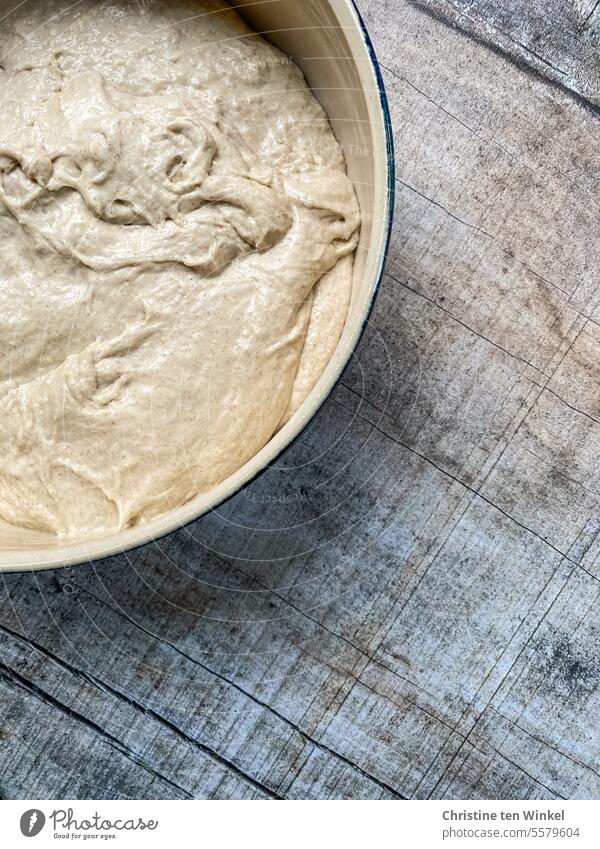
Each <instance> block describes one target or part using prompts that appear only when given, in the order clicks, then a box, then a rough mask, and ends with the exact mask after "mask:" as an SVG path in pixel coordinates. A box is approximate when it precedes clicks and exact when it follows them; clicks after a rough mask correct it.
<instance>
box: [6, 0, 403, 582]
mask: <svg viewBox="0 0 600 849" xmlns="http://www.w3.org/2000/svg"><path fill="white" fill-rule="evenodd" d="M346 2H347V3H348V7H349V9H350V11H351V12H352V13H353V14H354V17H355V19H356V23H357V25H358V28H359V30H360V33H361V35H362V39H363V42H364V44H365V47H366V48H367V52H368V54H369V59H370V65H371V69H372V71H373V73H374V76H375V80H376V83H377V91H378V93H379V105H380V107H381V114H382V117H383V127H384V133H385V156H386V170H387V181H386V183H387V185H386V209H385V218H386V224H385V232H384V240H383V245H382V249H381V252H380V256H379V261H378V264H377V267H376V271H375V279H374V283H373V288H372V290H371V297H370V301H369V306H368V309H367V311H366V313H365V317H364V319H363V322H362V325H361V327H360V330H359V331H358V333H357V335H356V339H355V340H354V342H353V344H352V345H351V347H350V348H349V349H348V355H347V358H346V359H345V361H344V363H343V364H342V365H340V370H339V374H338V375H337V377H336V378H335V380H334V381H333V382H332V384H331V387H330V388H329V389H328V390H327V392H326V393H325V394H324V395H323V397H322V399H321V400H320V402H319V404H318V406H317V407H316V408H315V410H314V411H313V412H312V414H311V415H310V417H309V418H308V419H307V421H306V422H305V424H303V425H302V427H301V428H300V430H299V431H298V432H297V433H296V434H295V435H294V436H292V437H291V438H290V440H289V441H288V442H286V443H285V445H283V446H282V447H281V449H280V450H279V451H278V452H277V454H275V456H274V457H272V458H271V459H270V460H269V462H268V463H266V464H265V465H264V466H263V467H262V468H260V469H259V470H258V471H257V472H256V473H255V474H254V475H252V476H251V477H250V478H248V480H246V481H244V483H242V484H241V485H240V486H239V487H238V488H237V489H235V490H234V491H233V492H231V493H229V494H228V495H226V496H225V497H224V498H222V499H221V500H220V501H219V502H218V503H216V504H214V505H212V507H209V508H208V509H207V510H205V511H203V512H200V513H198V515H196V516H193V517H192V518H190V519H188V520H186V521H184V522H182V523H181V524H179V525H177V526H176V527H172V528H168V529H165V530H164V531H157V532H156V533H154V534H151V535H150V536H149V537H148V538H147V539H143V540H141V541H140V542H136V543H133V544H132V545H130V546H123V547H119V548H115V549H114V550H108V551H105V552H99V553H98V555H97V556H94V554H93V553H90V554H89V555H87V556H85V555H83V554H82V555H81V556H80V557H75V558H73V559H72V560H68V561H67V562H62V563H57V562H49V563H47V564H45V563H43V562H42V563H35V564H30V565H27V563H22V564H15V565H14V566H13V565H10V564H6V565H3V566H1V567H0V573H19V572H33V571H36V572H42V571H44V572H50V571H53V570H56V569H65V568H69V567H72V566H82V565H84V564H88V565H91V564H92V563H94V564H100V563H102V562H104V561H109V560H112V559H113V558H115V557H122V556H126V555H127V554H129V552H133V551H138V550H139V549H141V548H144V547H145V546H150V545H152V544H153V543H157V542H159V541H160V540H163V539H166V538H167V537H169V536H171V535H172V534H176V533H178V532H180V531H182V530H184V529H185V528H189V527H190V525H192V524H193V523H194V522H197V521H199V520H200V519H202V518H203V517H204V516H207V515H208V514H209V513H213V512H214V511H216V510H218V509H219V508H220V507H222V506H223V505H224V504H226V503H227V502H228V501H230V500H231V499H232V498H235V497H236V496H237V495H239V494H240V493H241V492H243V491H244V490H245V489H246V488H247V487H249V486H250V485H251V484H253V483H254V482H255V481H256V480H257V479H258V478H259V477H261V475H263V474H264V473H265V472H266V471H267V470H268V469H269V468H271V467H272V466H273V464H274V463H276V462H277V460H279V458H280V457H281V456H282V455H283V454H284V452H285V451H287V450H288V449H289V448H291V447H292V446H293V445H294V444H295V443H296V442H297V440H298V439H300V437H301V436H302V435H303V434H304V433H305V431H306V430H307V428H308V427H309V425H310V424H311V423H312V422H313V421H314V419H315V417H316V416H317V415H318V413H319V412H320V411H321V410H322V409H323V406H324V405H325V403H326V402H327V401H328V400H329V398H330V397H331V395H332V394H333V392H334V390H335V389H336V388H337V386H338V384H339V382H340V380H341V378H342V374H343V372H344V370H345V368H346V367H347V365H348V363H349V362H350V358H351V356H352V355H353V353H354V352H355V351H356V349H357V347H358V345H359V343H360V341H361V339H362V338H363V335H364V332H365V330H366V327H367V324H368V323H369V320H370V318H371V315H372V313H373V308H374V306H375V301H376V299H377V295H378V294H379V290H380V288H381V282H382V280H383V274H384V268H385V262H386V259H387V254H388V251H389V246H390V240H391V236H392V224H393V218H394V201H395V195H396V158H395V151H394V135H393V129H392V118H391V113H390V106H389V101H388V96H387V92H386V89H385V83H384V81H383V75H382V73H381V68H380V66H379V61H378V59H377V53H376V50H375V47H374V45H373V42H372V40H371V36H370V35H369V31H368V29H367V26H366V24H365V22H364V19H363V17H362V15H361V13H360V11H359V9H358V6H357V5H356V2H355V0H346ZM98 543H101V539H100V540H98ZM18 554H19V552H18V551H15V555H17V556H18Z"/></svg>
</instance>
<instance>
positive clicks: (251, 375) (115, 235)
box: [0, 0, 360, 537]
mask: <svg viewBox="0 0 600 849" xmlns="http://www.w3.org/2000/svg"><path fill="white" fill-rule="evenodd" d="M0 55H1V56H2V59H1V64H2V66H3V70H2V71H0V101H1V103H0V108H1V110H2V115H3V121H2V129H1V131H0V135H1V137H0V236H1V238H2V252H1V254H0V422H1V426H0V516H1V517H2V518H3V519H4V520H6V521H9V522H11V523H14V524H17V525H21V526H26V527H29V528H35V529H40V530H46V531H51V532H53V533H55V534H57V535H58V536H60V537H85V536H89V535H96V534H105V533H109V532H113V531H116V530H119V529H122V528H126V527H130V526H132V525H135V524H137V523H139V522H143V521H145V520H147V519H148V518H150V517H152V516H155V515H157V514H159V513H162V512H163V511H166V510H168V509H170V508H173V507H176V506H178V505H181V504H183V503H184V502H186V501H187V500H189V499H190V498H192V497H193V496H194V495H196V494H197V493H199V492H202V491H205V490H207V489H209V488H210V487H213V486H215V485H216V484H218V483H219V482H221V481H223V480H224V479H225V478H226V477H228V476H229V475H230V474H232V473H233V472H234V471H236V470H237V469H238V468H240V467H241V466H242V465H243V464H244V463H245V462H246V461H247V460H249V459H250V458H251V457H252V456H253V455H254V454H256V453H257V452H258V451H259V450H260V449H261V448H262V447H263V446H264V445H265V444H266V443H267V442H268V441H269V439H270V438H271V437H272V435H273V434H274V432H275V431H276V430H277V428H278V427H279V426H280V424H281V423H282V422H284V421H286V420H287V419H288V418H289V417H290V415H291V414H292V413H293V412H294V410H295V409H296V408H297V407H298V406H299V405H300V404H301V403H302V401H303V400H304V399H305V397H306V396H307V394H308V393H309V392H310V390H311V389H312V387H313V386H314V383H315V382H316V380H317V378H318V377H319V375H320V373H321V372H322V370H323V368H324V367H325V365H326V363H327V361H328V359H329V357H330V356H331V353H332V352H333V350H334V348H335V345H336V343H337V341H338V338H339V335H340V332H341V329H342V326H343V323H344V320H345V315H346V311H347V306H348V300H349V294H350V288H351V280H352V253H353V251H354V249H355V247H356V244H357V239H358V229H359V224H360V217H359V210H358V205H357V201H356V197H355V194H354V190H353V187H352V184H351V182H350V180H349V179H348V177H347V176H346V171H345V166H344V160H343V156H342V153H341V150H340V148H339V146H338V144H337V142H336V141H335V138H334V135H333V132H332V129H331V127H330V125H329V122H328V120H327V118H326V116H325V114H324V113H323V111H322V109H321V107H320V106H319V104H318V103H317V101H316V99H315V98H314V96H313V95H312V93H311V92H310V90H309V89H308V87H307V84H306V82H305V80H304V78H303V76H302V74H301V73H300V71H299V70H298V68H297V67H296V66H295V65H293V64H292V63H291V62H290V60H289V59H288V58H287V57H286V56H284V55H283V54H282V53H281V52H280V51H278V50H277V49H275V48H274V47H272V46H271V45H269V44H268V43H267V42H266V41H264V40H263V39H262V38H260V37H259V36H257V35H256V34H255V33H252V31H251V30H249V29H248V28H247V27H246V25H245V24H244V23H243V22H242V20H241V19H240V18H239V17H238V16H237V14H235V13H234V12H233V11H232V10H231V9H230V8H229V7H227V6H225V5H223V4H222V3H220V2H213V0H208V1H207V2H206V1H205V0H203V2H200V3H188V2H179V1H177V2H168V0H167V2H160V0H146V2H144V3H141V2H133V3H126V2H124V1H123V2H113V3H112V4H110V3H105V2H101V3H98V2H96V0H80V2H78V3H76V4H71V3H64V2H62V3H61V2H58V0H30V2H28V3H26V4H23V5H21V6H17V7H16V9H15V10H14V11H13V12H10V13H8V14H6V15H5V16H4V17H3V18H2V20H1V22H0Z"/></svg>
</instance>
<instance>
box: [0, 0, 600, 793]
mask: <svg viewBox="0 0 600 849" xmlns="http://www.w3.org/2000/svg"><path fill="white" fill-rule="evenodd" d="M550 7H551V11H552V14H548V8H550ZM596 7H597V4H595V3H593V2H589V0H585V2H584V0H581V2H578V3H574V4H563V3H560V2H557V0H552V2H551V3H548V2H545V3H544V4H542V3H541V2H539V3H531V2H527V3H526V2H525V0H515V2H513V3H511V4H508V5H507V4H506V3H503V2H501V0H469V1H468V2H467V0H452V2H450V0H426V2H421V1H420V0H419V2H417V0H410V1H409V0H406V2H404V0H363V2H362V3H361V10H362V12H363V14H364V16H365V19H366V21H367V25H368V26H369V29H370V31H371V33H372V36H373V38H374V41H375V44H376V47H377V50H378V54H379V59H380V62H381V67H382V71H383V74H384V78H385V83H386V86H387V89H388V93H389V97H390V101H391V106H392V112H393V120H394V128H395V142H396V148H397V155H398V181H397V202H396V217H395V225H394V236H393V240H392V244H391V247H390V253H389V257H388V263H387V268H386V272H387V273H386V276H385V279H384V282H383V286H382V290H381V294H380V296H379V298H378V301H377V304H376V307H375V310H374V313H373V316H372V319H371V322H370V324H369V327H368V330H367V333H366V334H365V337H364V339H363V341H362V343H361V345H360V347H359V349H358V351H357V353H356V356H355V357H354V359H353V361H352V363H351V364H350V366H349V367H348V369H347V371H346V373H345V375H344V377H343V380H342V382H341V383H340V384H339V386H338V387H337V389H336V391H335V393H334V395H333V396H332V397H331V399H330V400H329V402H328V403H327V405H326V406H325V408H324V409H323V410H322V411H321V413H320V414H319V416H318V417H317V419H316V420H315V421H314V422H313V424H312V425H311V426H310V428H309V429H308V430H307V431H306V432H305V434H304V435H303V437H302V438H301V439H300V440H299V441H298V442H297V443H296V444H295V445H294V446H293V447H292V448H291V449H290V450H289V451H288V452H287V454H286V455H285V456H284V457H283V458H282V459H280V460H279V461H278V462H277V463H276V465H275V466H274V467H273V468H271V469H269V470H268V471H267V472H266V473H265V474H264V475H263V476H262V477H261V478H260V479H259V480H258V481H256V482H255V483H254V484H253V485H252V486H251V487H250V488H249V489H248V490H247V491H245V492H244V493H242V494H241V495H239V496H237V497H236V498H235V499H233V500H232V501H231V502H229V503H228V504H226V505H225V506H224V507H222V508H221V509H219V510H218V511H216V512H214V513H213V514H211V515H210V516H208V517H206V518H204V519H203V520H201V521H199V522H196V523H195V524H194V525H192V526H190V527H188V528H186V529H183V530H181V531H179V532H178V533H175V534H173V535H171V536H170V537H168V538H166V539H163V540H160V541H157V542H156V543H154V544H151V545H148V546H146V547H145V548H142V549H138V550H136V551H133V552H130V553H128V554H124V555H122V556H119V557H116V558H112V559H111V560H109V561H106V562H102V563H97V564H93V565H89V566H83V567H78V568H74V569H68V570H62V571H57V572H54V573H45V574H40V575H13V576H4V577H3V578H2V596H1V599H0V693H1V695H0V776H1V777H0V795H1V796H3V797H5V798H27V797H40V798H43V797H49V798H97V797H104V798H112V797H114V798H120V797H125V798H127V797H129V798H222V799H227V798H256V799H259V798H260V799H274V798H318V799H327V798H376V799H379V798H411V797H412V798H514V799H523V798H587V797H593V798H598V796H599V794H600V762H599V754H598V753H599V749H600V732H598V730H597V727H596V726H597V723H596V722H595V718H596V716H597V713H598V709H599V706H600V705H599V702H600V661H599V657H598V650H597V643H598V632H599V630H600V614H599V612H598V611H599V610H600V606H599V604H598V601H599V595H600V583H599V578H600V566H599V565H598V564H599V557H600V533H599V532H600V519H599V518H598V500H599V498H600V461H599V460H598V457H600V379H599V378H600V371H599V365H598V363H599V362H600V356H599V355H600V279H599V277H598V272H597V269H598V268H599V267H600V246H599V245H598V240H597V239H596V233H597V220H598V212H599V210H598V193H597V181H598V176H600V159H599V157H600V153H599V151H600V122H599V108H600V104H599V102H598V80H597V73H598V71H597V69H598V51H597V27H598V26H600V8H596Z"/></svg>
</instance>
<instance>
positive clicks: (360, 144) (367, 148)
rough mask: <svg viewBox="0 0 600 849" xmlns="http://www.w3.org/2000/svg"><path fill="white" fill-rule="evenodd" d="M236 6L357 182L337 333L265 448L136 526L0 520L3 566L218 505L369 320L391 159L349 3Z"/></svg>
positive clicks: (123, 537) (46, 564)
mask: <svg viewBox="0 0 600 849" xmlns="http://www.w3.org/2000/svg"><path fill="white" fill-rule="evenodd" d="M235 5H236V8H237V9H238V11H239V12H240V13H241V14H242V16H243V17H244V18H245V20H246V21H247V22H248V23H249V24H250V26H251V27H252V28H253V29H254V30H255V31H256V32H259V33H262V34H264V37H266V38H267V39H268V40H269V41H271V42H272V43H273V44H275V45H276V46H277V47H279V48H280V49H281V50H283V51H284V53H286V54H287V55H288V56H290V57H291V58H292V59H293V60H294V61H295V62H296V63H297V64H298V65H299V66H300V67H301V68H302V70H303V72H304V74H305V76H306V79H307V80H308V83H309V84H310V86H311V87H312V89H313V92H314V94H315V95H316V97H317V98H318V99H319V100H320V102H321V104H322V105H323V107H324V109H325V111H326V112H327V114H328V116H329V118H330V120H331V123H332V125H333V128H334V131H335V134H336V136H337V138H338V141H339V142H340V144H341V145H342V148H343V151H344V154H345V157H346V161H347V164H348V172H349V175H350V177H351V178H352V180H353V181H354V184H355V187H356V191H357V194H358V198H359V202H360V206H361V212H362V221H363V223H362V231H361V239H360V244H359V247H358V250H357V253H356V258H355V266H354V286H353V293H352V301H351V304H350V310H349V313H348V318H347V321H346V325H345V329H344V332H343V334H342V338H341V339H340V342H339V344H338V347H337V349H336V352H335V354H334V356H333V358H332V359H331V361H330V363H329V365H328V366H327V368H326V370H325V371H324V373H323V374H322V376H321V378H320V379H319V381H318V383H317V385H316V386H315V388H314V389H313V391H312V393H311V394H310V395H309V397H308V398H307V399H306V401H305V402H304V404H303V405H302V407H301V408H300V409H299V410H298V411H297V412H296V414H295V415H294V416H293V417H292V419H291V420H290V421H289V422H288V423H287V425H286V426H285V427H284V428H282V429H281V430H280V431H279V432H278V433H277V434H276V436H275V437H274V438H273V439H272V440H271V441H270V442H269V443H268V444H267V445H266V446H265V447H264V448H263V449H262V451H260V452H259V453H258V454H257V455H256V456H255V457H253V458H252V459H251V460H250V461H249V462H248V463H246V464H245V465H244V466H243V467H242V468H241V469H239V470H238V471H237V472H236V473H235V474H234V475H231V476H230V477H229V478H227V480H225V481H224V482H223V483H222V484H220V485H219V486H217V487H215V488H214V489H212V490H211V491H210V492H207V493H203V494H201V495H198V496H196V497H195V498H193V499H192V500H191V501H189V502H188V503H187V504H185V505H183V506H182V507H179V508H177V509H175V510H171V511H169V512H167V513H165V514H163V515H161V516H159V517H157V518H156V519H153V520H152V521H150V522H148V523H146V524H144V525H141V526H140V527H137V528H132V529H130V530H127V531H122V532H120V533H117V534H112V535H109V536H105V537H99V538H94V539H91V540H84V541H78V542H73V543H71V544H64V543H59V542H58V541H57V540H56V539H55V538H54V537H52V536H51V535H49V534H45V533H41V532H36V531H31V530H28V529H25V528H18V527H15V526H13V525H9V524H7V523H4V522H2V521H1V520H0V571H13V570H19V569H43V568H50V567H54V566H60V565H69V564H74V563H80V562H85V561H87V560H91V559H96V558H100V557H105V556H108V555H110V554H115V553H117V552H120V551H124V550H126V549H128V548H133V547H135V546H137V545H141V544H143V543H145V542H148V541H149V540H151V539H155V538H157V537H159V536H161V535H163V534H165V533H168V532H169V531H171V530H173V529H175V528H177V527H180V526H181V525H184V524H186V523H187V522H190V521H192V520H193V519H194V518H197V517H198V516H200V515H202V514H203V513H205V512H207V511H208V510H210V509H211V508H214V507H216V506H217V505H218V504H220V503H222V502H223V501H224V500H225V499H226V498H229V497H230V496H231V495H233V494H234V493H235V492H236V491H237V490H239V489H240V487H242V486H243V485H244V484H245V483H247V482H248V481H249V480H251V479H252V478H253V477H255V476H256V475H257V474H258V473H259V472H260V471H261V469H263V468H264V467H265V466H266V465H267V464H268V463H269V462H271V461H272V460H273V459H275V458H276V457H277V455H278V454H279V453H280V452H281V451H282V450H283V449H284V448H285V447H286V445H288V444H289V443H290V441H291V440H292V439H293V438H294V437H295V436H296V435H297V434H298V433H299V432H300V431H301V430H302V429H303V427H304V426H305V425H306V424H307V422H308V421H309V420H310V419H311V418H312V416H313V415H314V414H315V412H316V411H317V410H318V408H319V407H320V405H321V403H322V402H323V400H324V399H325V398H326V397H327V395H328V394H329V392H330V391H331V389H332V387H333V386H334V384H335V382H336V380H337V378H338V377H339V375H340V373H341V371H342V369H343V368H344V366H345V364H346V363H347V361H348V358H349V357H350V355H351V353H352V351H353V349H354V346H355V345H356V342H357V340H358V338H359V336H360V333H361V331H362V328H363V325H364V322H365V321H366V319H367V317H368V313H369V309H370V306H371V302H372V298H373V294H374V291H375V289H376V286H377V283H378V280H379V276H380V270H381V263H382V256H383V253H384V250H385V245H386V241H387V235H388V226H389V217H390V208H389V207H390V198H389V187H388V180H389V173H390V162H389V158H390V157H389V151H388V138H387V132H386V116H385V115H384V110H383V107H382V103H381V98H380V93H379V89H378V79H377V75H376V72H375V70H374V66H373V57H372V55H371V52H370V47H369V45H368V43H367V40H366V39H365V36H364V32H363V29H362V27H361V24H360V21H359V19H358V17H357V15H356V12H355V9H354V6H353V4H352V3H351V2H349V0H302V2H298V0H263V2H256V0H245V2H241V3H239V0H238V3H236V4H235Z"/></svg>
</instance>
